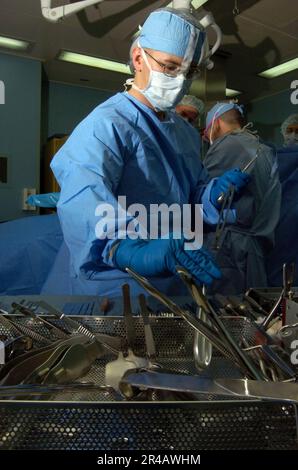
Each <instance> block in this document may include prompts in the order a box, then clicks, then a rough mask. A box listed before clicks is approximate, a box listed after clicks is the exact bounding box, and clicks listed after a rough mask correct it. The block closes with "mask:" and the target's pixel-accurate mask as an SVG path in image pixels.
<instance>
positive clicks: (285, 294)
mask: <svg viewBox="0 0 298 470" xmlns="http://www.w3.org/2000/svg"><path fill="white" fill-rule="evenodd" d="M294 273H295V265H294V263H291V264H290V265H287V264H286V263H285V264H284V265H283V288H282V291H281V293H280V296H279V298H278V299H277V301H276V303H275V305H274V306H273V308H272V310H271V311H270V312H269V314H268V316H267V317H266V318H265V320H264V321H263V324H262V326H263V327H264V328H265V329H266V328H268V326H269V324H270V322H271V320H273V318H274V317H275V316H276V315H277V313H278V311H279V308H280V305H281V304H282V302H284V303H286V301H287V300H286V299H289V300H291V298H292V295H293V293H292V290H291V289H292V284H293V280H294Z"/></svg>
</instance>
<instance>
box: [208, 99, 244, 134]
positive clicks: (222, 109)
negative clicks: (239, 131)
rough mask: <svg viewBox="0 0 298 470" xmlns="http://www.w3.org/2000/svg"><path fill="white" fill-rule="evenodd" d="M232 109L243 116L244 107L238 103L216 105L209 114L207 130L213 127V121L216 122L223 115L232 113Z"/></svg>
mask: <svg viewBox="0 0 298 470" xmlns="http://www.w3.org/2000/svg"><path fill="white" fill-rule="evenodd" d="M231 109H237V111H239V112H240V113H241V114H242V115H243V109H242V107H241V106H239V105H238V104H236V103H216V104H215V105H214V106H213V108H211V109H210V111H209V112H208V113H207V117H206V129H208V128H209V127H210V126H211V124H212V121H213V120H214V121H215V119H217V118H218V117H219V116H221V115H222V114H224V113H227V112H228V111H231Z"/></svg>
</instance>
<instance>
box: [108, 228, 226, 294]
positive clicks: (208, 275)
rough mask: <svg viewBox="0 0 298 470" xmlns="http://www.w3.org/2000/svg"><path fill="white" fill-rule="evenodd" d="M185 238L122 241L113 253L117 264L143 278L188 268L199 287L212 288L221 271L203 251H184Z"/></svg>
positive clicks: (174, 272) (120, 267)
mask: <svg viewBox="0 0 298 470" xmlns="http://www.w3.org/2000/svg"><path fill="white" fill-rule="evenodd" d="M184 243H185V239H184V238H182V239H180V240H175V239H173V238H172V237H170V238H169V239H168V240H164V239H158V240H149V241H147V240H140V239H138V240H130V239H126V240H122V241H121V242H120V244H119V246H118V248H117V250H116V252H115V254H114V263H115V265H116V266H117V267H118V268H119V269H122V270H125V268H127V267H128V268H131V269H132V270H133V271H136V272H137V273H138V274H141V275H142V276H149V277H150V276H160V275H165V274H169V273H172V274H176V266H183V267H184V268H186V269H187V270H188V271H189V272H190V273H191V274H192V275H193V276H194V277H195V278H196V279H197V281H198V282H199V283H200V284H207V285H210V284H211V283H212V281H213V280H214V279H220V277H221V272H220V270H219V268H218V267H217V266H216V264H215V263H214V261H213V259H212V258H211V255H210V254H209V253H208V252H207V251H206V250H204V249H203V248H201V249H200V250H184Z"/></svg>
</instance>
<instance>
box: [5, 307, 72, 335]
mask: <svg viewBox="0 0 298 470" xmlns="http://www.w3.org/2000/svg"><path fill="white" fill-rule="evenodd" d="M11 306H12V308H13V313H16V314H18V312H19V313H21V314H22V315H26V316H29V317H31V318H36V319H38V320H39V321H40V322H42V323H43V324H44V325H45V326H46V328H47V329H48V330H50V331H51V332H53V333H54V334H55V335H56V336H57V338H60V339H65V338H67V336H68V335H67V333H65V331H63V330H62V329H61V328H57V326H55V325H53V324H52V323H50V322H49V321H48V320H46V319H45V318H43V317H42V316H38V315H36V314H35V313H34V312H33V311H32V310H31V309H29V308H28V307H24V306H23V305H22V304H18V303H17V302H13V303H12V304H11Z"/></svg>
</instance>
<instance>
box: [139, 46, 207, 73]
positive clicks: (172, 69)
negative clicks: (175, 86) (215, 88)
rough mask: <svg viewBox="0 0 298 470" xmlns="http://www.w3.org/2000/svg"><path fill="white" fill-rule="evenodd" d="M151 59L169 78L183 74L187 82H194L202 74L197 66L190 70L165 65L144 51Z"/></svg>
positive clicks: (191, 67) (173, 65)
mask: <svg viewBox="0 0 298 470" xmlns="http://www.w3.org/2000/svg"><path fill="white" fill-rule="evenodd" d="M144 52H145V54H147V55H148V56H149V57H151V59H153V60H154V61H155V62H156V63H157V64H158V65H159V66H160V67H161V69H162V73H163V74H165V75H166V76H167V77H177V75H180V74H183V75H185V78H186V79H187V80H194V79H195V78H198V77H199V76H200V74H201V71H200V68H199V67H197V66H190V67H189V69H188V70H185V69H183V67H180V66H179V65H175V64H163V63H162V62H160V61H159V60H157V59H155V57H153V55H151V54H149V52H148V51H144Z"/></svg>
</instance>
